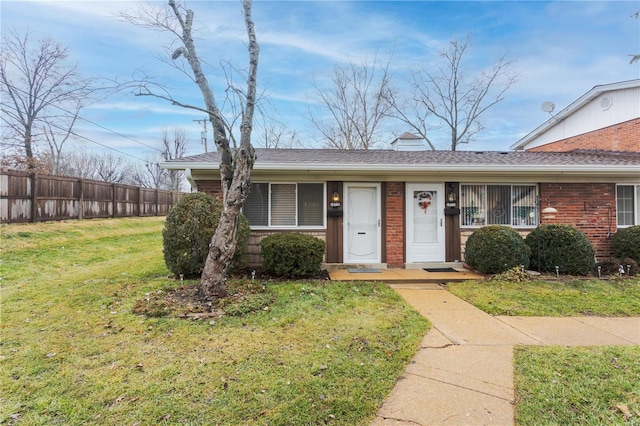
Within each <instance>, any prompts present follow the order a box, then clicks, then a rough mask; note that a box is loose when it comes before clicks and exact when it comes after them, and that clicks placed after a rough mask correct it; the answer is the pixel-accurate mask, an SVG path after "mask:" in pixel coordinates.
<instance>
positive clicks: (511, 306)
mask: <svg viewBox="0 0 640 426" xmlns="http://www.w3.org/2000/svg"><path fill="white" fill-rule="evenodd" d="M447 288H448V290H449V291H450V292H451V293H453V294H455V295H456V296H458V297H460V298H462V299H464V300H466V301H468V302H469V303H471V304H473V305H474V306H476V307H478V308H480V309H482V310H483V311H485V312H487V313H489V314H492V315H512V316H546V317H558V316H583V315H596V316H617V317H628V316H640V277H635V278H624V279H607V280H598V279H591V280H584V279H575V280H569V281H539V280H536V281H528V282H508V281H493V280H483V281H467V282H459V283H449V284H447Z"/></svg>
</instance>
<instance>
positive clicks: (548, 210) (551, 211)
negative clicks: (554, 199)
mask: <svg viewBox="0 0 640 426" xmlns="http://www.w3.org/2000/svg"><path fill="white" fill-rule="evenodd" d="M556 213H558V210H557V209H555V208H553V207H545V208H544V209H542V214H543V215H545V216H544V218H545V219H553V218H554V217H556V216H555V215H556Z"/></svg>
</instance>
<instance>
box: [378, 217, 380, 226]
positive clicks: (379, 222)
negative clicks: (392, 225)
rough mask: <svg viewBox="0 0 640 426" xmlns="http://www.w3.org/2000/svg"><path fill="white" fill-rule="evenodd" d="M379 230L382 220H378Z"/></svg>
mask: <svg viewBox="0 0 640 426" xmlns="http://www.w3.org/2000/svg"><path fill="white" fill-rule="evenodd" d="M378 228H380V219H378Z"/></svg>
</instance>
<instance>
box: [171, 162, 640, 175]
mask: <svg viewBox="0 0 640 426" xmlns="http://www.w3.org/2000/svg"><path fill="white" fill-rule="evenodd" d="M160 166H161V167H163V168H166V169H169V170H185V169H191V170H211V171H217V170H219V165H218V163H215V162H189V163H186V162H168V163H160ZM253 169H254V170H256V171H274V172H275V171H281V172H295V171H299V172H309V171H314V172H336V171H340V172H403V173H407V172H409V173H424V172H429V173H438V172H444V173H446V172H457V173H467V172H468V173H478V172H487V173H489V172H491V173H494V174H495V173H499V174H504V173H509V174H513V173H517V174H527V173H542V174H546V173H552V174H575V173H578V174H581V173H593V174H597V173H606V174H616V175H625V174H629V173H636V174H640V172H639V168H638V166H637V165H629V166H625V165H615V166H614V165H608V166H599V165H593V164H592V165H571V164H563V165H522V164H514V165H505V164H482V165H472V164H465V165H460V164H453V165H442V164H318V163H313V164H283V163H257V164H255V165H254V167H253Z"/></svg>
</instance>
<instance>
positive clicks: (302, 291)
mask: <svg viewBox="0 0 640 426" xmlns="http://www.w3.org/2000/svg"><path fill="white" fill-rule="evenodd" d="M162 227H163V220H162V219H161V218H160V219H159V218H144V219H139V218H134V219H116V220H94V221H69V222H62V223H39V224H35V225H10V226H2V227H0V239H1V244H0V246H1V250H2V252H1V258H0V289H1V298H2V299H1V301H2V303H1V306H0V308H1V311H0V331H1V333H2V341H1V344H0V389H1V391H0V424H4V423H7V424H12V423H14V422H17V424H29V425H50V424H70V425H75V424H105V425H107V424H108V425H113V424H125V425H126V424H129V425H131V424H140V425H146V424H153V425H155V424H191V425H197V424H222V425H226V424H229V425H236V424H324V423H325V422H330V423H331V424H343V425H353V424H363V425H364V424H368V423H369V422H370V421H371V419H372V418H373V416H374V415H375V413H376V411H377V409H378V408H379V407H380V405H381V404H382V402H383V401H384V399H385V398H386V397H387V396H388V394H389V392H390V391H391V389H392V388H393V386H394V385H395V383H396V381H397V379H398V377H399V376H400V375H401V374H402V372H403V370H404V368H405V367H406V364H407V363H408V362H409V361H410V359H411V358H412V356H413V355H414V353H415V351H416V349H417V347H418V345H419V342H420V341H421V339H422V337H423V335H424V333H425V332H426V329H427V328H428V322H427V321H426V320H425V319H423V318H421V317H420V316H419V315H418V314H417V313H416V312H415V311H414V310H412V309H410V308H409V307H407V305H406V304H405V303H404V302H403V301H402V299H401V298H400V297H399V296H398V295H397V294H396V293H395V292H393V291H392V290H390V289H388V288H387V287H386V286H384V285H381V284H373V283H363V284H357V285H354V284H351V283H333V282H291V283H282V284H272V283H268V284H267V287H268V288H269V290H270V292H271V293H272V294H273V295H274V301H273V303H272V304H271V305H270V306H269V307H268V309H261V310H260V311H259V312H258V313H253V314H249V315H244V316H240V317H231V316H228V317H223V318H221V319H219V320H215V321H210V320H209V319H207V320H200V321H188V320H183V319H178V318H172V317H162V318H145V317H142V316H137V315H134V314H133V313H132V307H133V306H134V304H135V303H136V302H137V301H139V300H141V299H143V298H145V297H146V295H148V294H150V293H152V292H157V291H158V290H161V289H166V288H171V287H175V286H178V285H179V284H180V283H179V282H176V281H173V280H172V279H169V278H168V275H169V272H168V270H167V269H166V267H165V265H164V262H163V259H162V237H161V230H162ZM192 283H193V282H185V284H192Z"/></svg>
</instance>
